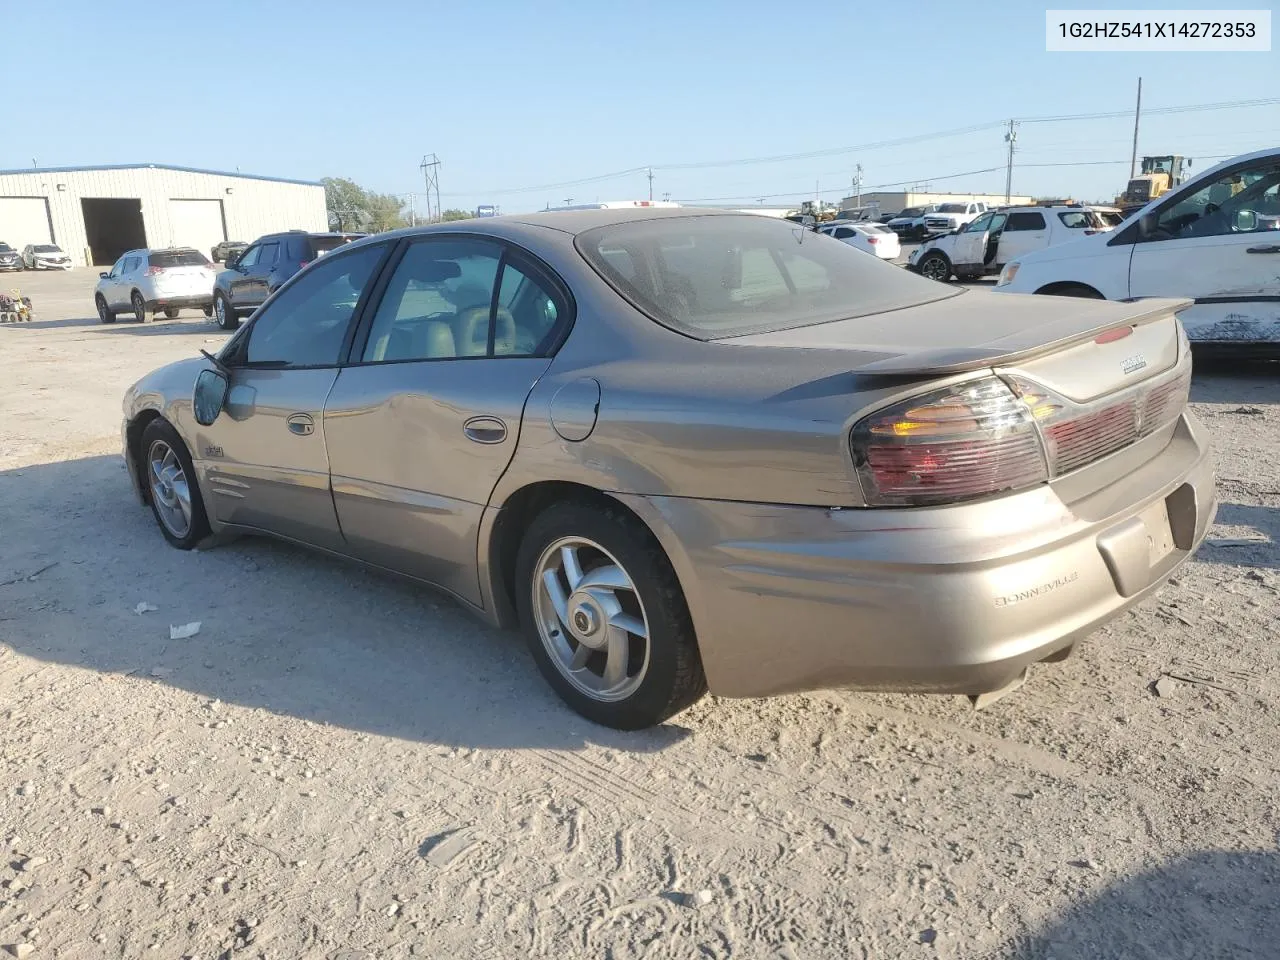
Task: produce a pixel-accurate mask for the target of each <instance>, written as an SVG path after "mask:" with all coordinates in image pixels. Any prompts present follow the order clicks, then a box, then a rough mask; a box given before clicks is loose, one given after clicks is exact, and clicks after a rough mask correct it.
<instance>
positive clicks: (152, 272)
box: [147, 267, 164, 277]
mask: <svg viewBox="0 0 1280 960" xmlns="http://www.w3.org/2000/svg"><path fill="white" fill-rule="evenodd" d="M162 273H164V267H147V276H148V277H158V276H159V275H160V274H162Z"/></svg>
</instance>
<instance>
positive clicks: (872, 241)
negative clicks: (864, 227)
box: [867, 237, 880, 246]
mask: <svg viewBox="0 0 1280 960" xmlns="http://www.w3.org/2000/svg"><path fill="white" fill-rule="evenodd" d="M879 242H880V238H879V237H867V243H869V244H871V245H873V246H874V245H875V244H877V243H879Z"/></svg>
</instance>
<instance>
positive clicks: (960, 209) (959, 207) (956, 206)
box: [938, 203, 969, 213]
mask: <svg viewBox="0 0 1280 960" xmlns="http://www.w3.org/2000/svg"><path fill="white" fill-rule="evenodd" d="M968 209H969V205H968V204H967V203H944V204H943V205H942V206H940V207H939V208H938V213H964V212H965V211H966V210H968Z"/></svg>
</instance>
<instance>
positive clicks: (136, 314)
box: [129, 290, 147, 323]
mask: <svg viewBox="0 0 1280 960" xmlns="http://www.w3.org/2000/svg"><path fill="white" fill-rule="evenodd" d="M129 302H130V303H131V304H133V319H134V320H136V321H138V323H146V322H147V302H146V301H145V300H143V299H142V294H140V293H139V292H138V291H137V290H135V291H133V296H132V297H130V298H129Z"/></svg>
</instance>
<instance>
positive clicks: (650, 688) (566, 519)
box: [516, 502, 707, 730]
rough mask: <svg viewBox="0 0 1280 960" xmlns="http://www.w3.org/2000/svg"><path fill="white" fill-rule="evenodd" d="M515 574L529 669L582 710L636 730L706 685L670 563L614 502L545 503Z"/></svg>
mask: <svg viewBox="0 0 1280 960" xmlns="http://www.w3.org/2000/svg"><path fill="white" fill-rule="evenodd" d="M516 577H517V580H516V583H517V585H518V586H517V598H516V599H517V603H518V605H519V608H520V618H521V621H522V624H523V626H524V630H525V637H526V640H527V641H528V643H529V648H530V651H531V652H532V653H533V657H534V659H535V661H536V662H537V664H538V669H539V670H540V671H541V672H542V675H543V677H545V678H546V680H547V682H548V683H550V684H551V686H552V687H553V688H554V689H555V690H556V692H557V693H558V694H559V695H560V696H561V698H562V699H563V700H564V701H565V702H566V703H568V704H569V706H571V707H573V709H574V710H576V711H577V712H578V713H580V714H582V715H583V716H584V717H586V718H587V719H589V720H592V721H594V722H596V723H599V724H603V725H604V726H608V727H614V728H615V729H619V730H639V729H643V728H645V727H650V726H653V725H654V724H658V723H661V722H662V721H664V720H666V719H667V718H668V717H670V716H672V715H674V714H676V713H679V712H680V711H681V710H683V709H685V708H686V707H688V706H690V705H691V704H692V703H694V702H695V701H696V700H698V699H699V698H700V697H701V696H702V695H703V693H705V692H706V689H707V684H706V678H705V676H704V674H703V669H702V660H701V658H700V657H699V655H698V644H697V639H696V637H695V636H694V632H693V623H692V621H691V620H690V618H689V610H688V607H687V606H686V604H685V599H684V594H683V593H682V592H681V590H680V585H679V583H678V582H677V580H676V576H675V571H673V570H672V569H671V564H670V562H669V561H668V560H667V557H666V555H665V554H664V553H663V552H662V548H661V547H660V546H659V545H658V543H657V542H656V541H655V540H654V539H653V536H652V534H650V533H649V531H648V530H647V529H646V528H645V527H644V526H642V525H641V524H640V523H639V521H637V520H636V519H635V518H634V517H632V516H631V515H630V514H628V513H626V512H625V511H624V510H622V509H621V508H620V507H613V506H609V505H604V504H601V505H597V504H593V503H575V502H566V503H558V504H555V505H553V506H551V507H549V508H548V509H547V510H545V511H544V512H543V513H541V514H540V515H539V516H538V517H537V519H535V520H534V522H533V523H532V524H531V525H530V526H529V529H528V530H527V531H526V533H525V537H524V540H523V542H522V543H521V544H520V552H519V556H518V557H517V560H516Z"/></svg>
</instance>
